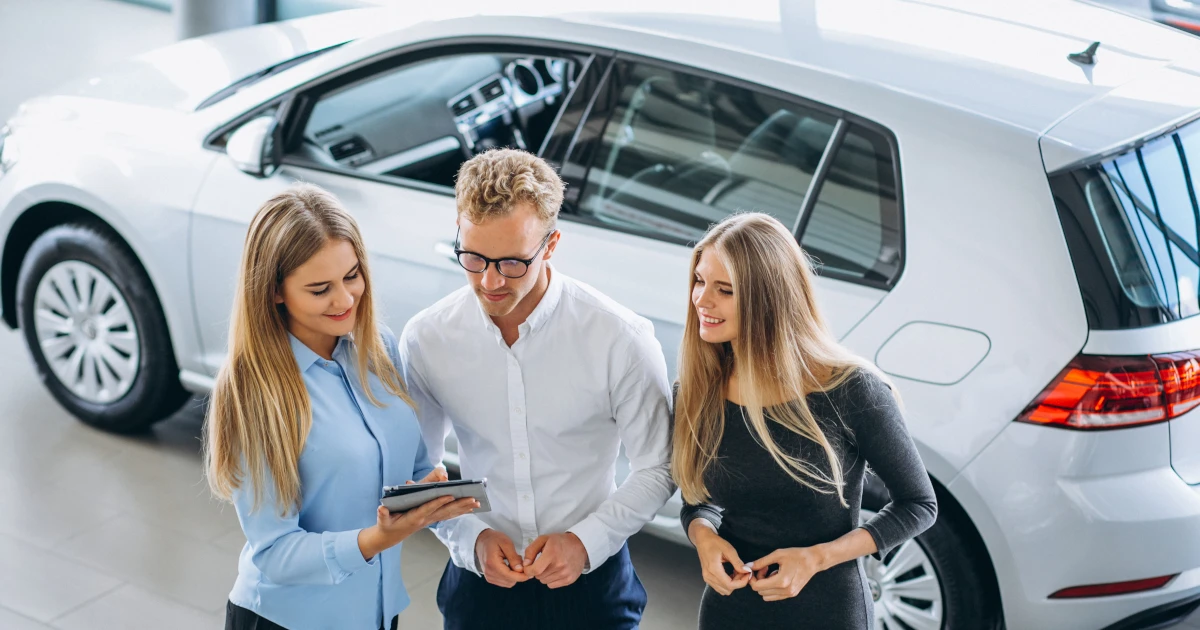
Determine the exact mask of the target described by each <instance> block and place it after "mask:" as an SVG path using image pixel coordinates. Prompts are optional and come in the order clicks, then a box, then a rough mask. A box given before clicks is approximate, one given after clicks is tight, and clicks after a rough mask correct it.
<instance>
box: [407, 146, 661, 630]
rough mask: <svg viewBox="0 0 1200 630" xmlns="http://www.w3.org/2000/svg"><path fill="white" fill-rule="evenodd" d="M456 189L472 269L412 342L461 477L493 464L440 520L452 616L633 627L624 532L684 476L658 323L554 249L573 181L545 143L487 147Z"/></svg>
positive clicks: (495, 623) (511, 624)
mask: <svg viewBox="0 0 1200 630" xmlns="http://www.w3.org/2000/svg"><path fill="white" fill-rule="evenodd" d="M455 193H456V197H457V202H458V227H459V238H458V244H457V246H456V249H457V253H458V260H459V264H461V265H462V267H463V269H465V270H466V275H467V279H468V280H469V285H468V286H466V287H463V288H462V289H460V290H458V291H455V292H454V293H452V294H450V295H449V296H447V297H446V298H444V299H443V300H441V301H440V302H438V303H437V304H435V305H434V306H432V307H430V308H428V309H426V310H425V311H422V312H421V313H419V314H418V315H416V316H415V317H413V318H412V320H411V321H409V323H408V325H407V326H406V327H405V329H404V333H403V335H402V338H401V342H400V347H401V352H402V353H403V355H404V361H403V363H404V365H405V372H406V374H405V376H406V379H405V381H406V383H407V384H408V387H409V389H410V392H411V394H412V396H413V398H414V400H415V401H416V403H417V409H418V418H419V419H420V421H421V426H422V431H423V433H424V436H425V441H426V444H427V445H428V447H429V449H430V457H431V459H433V461H439V460H440V459H441V457H442V455H443V452H444V448H443V443H444V442H445V438H446V435H447V433H448V430H449V428H450V427H453V428H454V431H455V433H456V434H457V436H458V454H459V465H460V467H461V470H462V475H463V478H481V477H486V478H487V480H488V497H489V499H490V502H491V505H492V511H491V512H487V513H482V514H478V515H468V516H465V517H462V518H458V519H455V520H452V521H448V522H445V523H442V524H441V525H439V526H438V527H437V528H436V530H435V531H436V533H437V536H438V538H440V539H441V540H442V542H443V543H445V544H446V546H447V547H448V548H449V550H450V562H449V563H448V564H447V565H446V571H445V573H444V574H443V575H442V581H441V584H439V586H438V596H437V601H438V608H439V609H440V610H441V611H442V615H443V616H444V617H445V627H446V628H447V629H459V628H466V629H471V630H474V629H476V628H493V627H495V628H529V629H542V628H545V629H558V628H604V629H606V630H607V629H610V628H636V627H637V626H638V623H639V622H640V620H641V615H642V610H643V609H644V608H645V605H646V592H645V590H644V589H643V588H642V585H641V582H640V581H639V580H638V578H637V575H636V573H635V572H634V570H633V566H632V565H631V564H630V561H629V550H628V548H627V547H626V544H625V541H626V539H627V538H629V536H632V535H633V534H634V533H636V532H637V531H638V530H639V529H641V528H642V526H643V525H644V524H645V523H646V522H647V521H649V520H650V519H651V518H653V516H654V514H655V512H657V511H658V509H659V508H661V507H662V506H663V504H664V503H666V501H667V499H668V498H669V497H670V496H671V493H672V492H674V485H673V484H672V482H671V478H670V470H669V465H668V456H669V452H670V446H669V427H668V424H669V413H670V412H669V402H668V401H669V397H670V386H669V384H668V382H667V370H666V363H665V361H664V360H663V355H662V348H661V347H660V346H659V343H658V341H657V340H656V339H655V338H654V331H653V326H652V325H651V324H650V322H649V321H648V320H646V319H645V318H643V317H640V316H638V315H637V314H635V313H633V312H632V311H630V310H629V309H626V308H624V307H622V306H620V305H618V304H616V303H615V302H613V301H612V300H610V299H608V298H607V297H605V296H604V295H601V294H600V293H599V292H597V291H596V290H595V289H593V288H591V287H589V286H587V285H584V284H582V283H580V282H576V281H575V280H572V279H571V278H569V277H567V276H565V275H564V274H563V273H562V272H560V271H557V270H555V269H554V268H553V267H551V266H550V259H551V257H552V256H553V255H554V251H555V249H556V248H557V247H558V243H559V238H560V233H559V232H558V231H557V230H556V229H555V226H556V223H557V219H558V211H559V206H560V205H561V204H562V199H563V183H562V180H561V179H559V177H558V175H557V174H556V173H555V172H554V170H553V169H552V168H550V166H549V165H548V164H546V163H545V162H544V161H542V160H541V159H539V158H537V157H536V156H533V155H531V154H529V153H525V152H522V151H516V150H511V149H497V150H492V151H488V152H487V153H483V154H481V155H478V156H476V157H475V158H473V159H471V160H470V161H468V162H467V163H466V164H464V165H463V166H462V169H461V170H460V171H459V174H458V183H457V186H456V188H455ZM621 444H623V445H624V447H625V453H626V456H627V457H628V458H629V461H630V463H631V471H630V473H629V476H628V477H627V478H626V479H625V482H624V483H622V484H621V487H620V488H615V487H614V483H613V477H614V472H615V463H616V459H617V453H618V446H619V445H621Z"/></svg>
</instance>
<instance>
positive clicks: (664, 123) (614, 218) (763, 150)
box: [564, 62, 902, 285]
mask: <svg viewBox="0 0 1200 630" xmlns="http://www.w3.org/2000/svg"><path fill="white" fill-rule="evenodd" d="M613 75H614V78H613V79H612V80H610V82H609V84H608V85H606V86H604V87H603V88H602V89H601V90H600V92H599V93H598V96H597V104H596V106H595V108H594V109H595V110H597V111H599V112H601V116H607V118H603V120H604V121H605V122H604V124H603V127H602V128H601V127H599V126H597V124H596V122H595V121H596V119H597V116H596V114H595V112H593V115H592V116H591V117H590V118H589V120H588V121H587V122H586V123H585V126H584V128H583V130H582V131H581V134H580V137H581V141H580V142H581V144H582V145H583V146H582V147H581V148H580V149H579V150H578V151H576V152H575V154H573V155H572V157H571V159H570V160H569V164H568V165H567V167H564V174H567V175H568V176H569V177H570V176H573V175H574V173H573V168H572V167H574V166H575V165H576V164H587V165H588V166H587V168H586V171H585V173H586V174H585V175H584V177H583V182H584V184H583V187H582V188H583V193H582V194H581V195H579V196H578V197H577V203H576V204H575V206H574V208H573V209H574V211H575V212H576V213H577V214H578V215H579V216H581V217H582V218H585V219H587V220H590V221H595V222H598V223H601V224H604V225H609V226H613V227H617V228H619V229H623V230H627V231H631V232H634V233H638V234H643V235H646V236H651V237H654V238H659V239H664V240H668V241H674V242H679V243H693V242H695V241H697V240H699V239H700V238H701V237H702V236H703V235H704V232H705V231H706V230H707V229H708V228H709V226H711V225H712V224H714V223H716V222H718V221H720V220H722V219H724V218H725V217H727V216H729V215H730V214H732V213H734V212H738V211H756V212H765V213H767V214H770V215H772V216H774V217H776V218H778V219H779V220H780V221H782V222H783V224H784V225H787V226H789V227H795V228H797V229H803V230H804V232H803V236H802V238H801V244H802V245H803V246H804V248H805V249H806V250H807V251H808V252H809V253H810V254H811V255H813V256H814V257H815V258H817V259H818V261H819V263H820V264H819V267H818V269H819V271H821V272H822V273H826V274H829V275H836V276H838V277H841V278H847V279H852V280H856V281H861V282H866V283H869V284H876V285H878V284H887V283H890V282H891V281H894V280H895V279H896V277H897V276H898V274H899V272H900V265H901V238H902V235H901V221H900V203H899V198H898V189H897V182H896V165H895V161H894V158H893V154H894V152H893V148H892V143H891V142H890V141H889V140H888V139H887V138H886V137H885V136H884V135H883V134H882V133H880V132H878V131H875V130H873V129H869V128H867V127H865V126H863V125H860V124H853V123H847V124H846V125H845V130H846V131H845V133H844V134H843V135H842V136H841V139H840V142H839V143H835V146H836V147H837V148H836V153H834V154H833V155H832V158H831V160H830V164H829V166H828V169H827V171H826V173H825V176H824V177H823V178H822V179H821V181H820V182H818V184H817V186H818V188H816V189H814V191H813V192H812V193H811V195H812V196H813V198H812V199H810V198H809V196H810V193H809V187H810V186H811V185H812V183H813V178H814V174H815V173H816V172H817V169H818V166H819V165H820V163H821V159H822V156H823V155H824V154H825V151H826V149H827V148H828V147H829V146H830V144H831V143H830V139H831V137H832V136H833V134H834V129H835V127H836V125H837V122H838V119H837V117H836V116H834V115H832V114H829V113H826V112H824V111H818V110H816V109H814V108H810V107H805V106H804V105H801V104H798V103H796V102H794V101H792V100H787V99H784V98H781V97H779V96H775V95H773V94H770V93H768V92H767V91H766V90H756V89H752V88H747V87H742V86H739V85H733V84H732V83H726V82H723V81H721V80H717V79H711V78H707V77H702V76H699V75H697V74H689V73H686V72H680V71H676V70H670V69H665V68H659V67H656V66H653V65H650V64H639V63H630V62H618V63H617V64H615V65H614V70H613ZM571 193H572V191H568V199H571V200H572V201H576V199H572V194H571ZM806 202H807V203H809V204H810V205H811V206H812V209H811V211H810V212H809V213H808V215H807V216H805V217H801V216H800V214H801V210H802V209H803V208H804V205H805V203H806Z"/></svg>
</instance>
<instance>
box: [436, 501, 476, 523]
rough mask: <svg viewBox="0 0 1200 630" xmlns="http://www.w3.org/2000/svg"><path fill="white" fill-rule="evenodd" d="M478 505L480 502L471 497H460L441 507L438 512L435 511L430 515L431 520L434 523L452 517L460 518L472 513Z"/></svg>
mask: <svg viewBox="0 0 1200 630" xmlns="http://www.w3.org/2000/svg"><path fill="white" fill-rule="evenodd" d="M478 507H479V502H478V501H476V500H475V499H473V498H471V497H467V498H465V499H458V500H457V501H454V502H453V503H450V504H448V505H446V506H444V507H442V508H440V509H439V510H438V511H437V512H434V513H433V514H432V515H431V516H430V517H429V520H430V522H433V523H437V522H440V521H448V520H450V519H452V518H458V517H460V516H462V515H464V514H470V513H471V512H474V511H475V510H476V508H478Z"/></svg>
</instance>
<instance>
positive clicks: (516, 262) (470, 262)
mask: <svg viewBox="0 0 1200 630" xmlns="http://www.w3.org/2000/svg"><path fill="white" fill-rule="evenodd" d="M556 231H557V230H550V231H549V232H548V233H547V234H546V236H545V237H543V238H542V243H541V244H540V245H538V248H537V251H535V252H533V255H532V256H530V257H529V258H488V257H487V256H481V255H479V254H476V253H475V252H469V251H467V250H465V249H459V248H458V236H459V234H458V233H456V234H455V235H454V255H455V256H457V257H458V264H459V265H461V266H462V268H463V269H466V270H467V271H469V272H471V273H483V272H485V271H487V268H488V265H491V264H493V263H495V265H496V271H499V272H500V275H502V276H504V277H505V278H511V279H514V280H515V279H517V278H522V277H524V276H525V274H527V273H529V265H530V264H532V263H533V261H534V259H536V258H537V257H538V254H540V253H542V248H543V247H545V246H546V243H548V242H549V241H550V237H551V236H552V235H553V234H554V233H555V232H556ZM460 232H461V230H460Z"/></svg>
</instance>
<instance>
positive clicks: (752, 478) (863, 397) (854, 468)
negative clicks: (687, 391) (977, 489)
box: [681, 370, 937, 630]
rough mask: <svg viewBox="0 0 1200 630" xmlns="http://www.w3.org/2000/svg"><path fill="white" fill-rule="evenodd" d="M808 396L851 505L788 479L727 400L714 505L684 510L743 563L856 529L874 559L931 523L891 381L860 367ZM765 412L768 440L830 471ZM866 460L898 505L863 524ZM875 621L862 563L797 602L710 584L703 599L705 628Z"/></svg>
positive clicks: (820, 454)
mask: <svg viewBox="0 0 1200 630" xmlns="http://www.w3.org/2000/svg"><path fill="white" fill-rule="evenodd" d="M807 401H808V404H809V405H810V408H811V410H812V412H813V414H814V416H815V417H816V418H817V421H818V423H819V424H820V425H821V427H822V430H823V431H824V432H825V435H826V436H827V438H828V439H829V440H830V443H831V444H832V446H833V449H834V451H835V452H836V453H838V454H839V456H840V459H841V463H842V470H843V472H844V475H845V481H846V485H845V497H846V502H847V503H849V507H843V506H842V505H841V503H840V502H839V499H838V497H837V495H836V494H821V493H819V492H816V491H814V490H811V489H809V488H806V487H804V486H803V485H800V484H799V483H797V482H796V481H795V480H794V479H792V478H791V477H790V476H789V475H788V474H787V472H786V471H785V470H783V469H782V468H781V467H780V466H779V465H778V464H776V463H775V461H774V460H773V459H772V458H771V455H770V453H768V452H767V450H766V449H765V448H764V447H763V446H762V445H761V444H759V442H758V441H757V440H756V439H755V436H754V434H753V433H752V432H751V430H750V428H749V424H748V420H747V418H748V416H746V415H745V414H744V409H743V408H742V407H741V406H739V405H736V404H734V403H732V402H729V401H726V405H725V426H724V430H723V435H722V438H721V442H720V445H719V447H718V454H717V460H716V461H715V462H714V463H713V464H712V465H711V466H709V468H708V470H707V471H706V472H705V475H704V481H705V484H706V485H707V487H708V490H709V494H710V496H711V499H710V501H711V502H710V503H706V504H703V505H685V506H684V508H683V512H682V514H681V517H682V521H683V527H684V530H685V531H686V530H687V528H688V525H689V524H690V523H691V522H692V520H694V519H696V518H703V519H705V520H708V521H709V522H711V523H712V524H713V525H714V526H716V527H717V532H718V534H720V536H721V537H722V538H724V539H725V540H727V541H729V543H730V544H732V545H733V547H734V548H735V549H736V550H737V552H738V556H739V557H740V558H741V559H742V561H744V562H751V561H754V560H757V559H758V558H761V557H763V556H765V555H767V554H768V553H770V552H772V551H775V550H776V549H785V548H793V547H811V546H814V545H817V544H820V543H826V542H831V541H833V540H836V539H837V538H839V537H841V536H843V535H845V534H847V533H849V532H850V531H852V530H854V529H855V528H857V527H860V526H861V527H862V528H863V529H865V530H866V531H867V532H868V533H870V535H871V537H872V538H873V539H874V540H875V544H876V546H877V547H878V548H879V552H878V553H877V554H875V555H876V557H877V558H881V557H882V556H883V555H885V554H886V553H887V552H888V551H889V550H891V549H893V548H894V547H896V546H897V545H899V544H901V543H903V542H904V541H906V540H909V539H911V538H913V537H914V536H917V535H918V534H920V533H921V532H923V531H925V530H926V529H928V528H929V527H930V526H931V525H932V524H933V522H934V519H935V518H936V516H937V499H936V498H935V496H934V492H933V485H932V484H931V483H930V480H929V476H928V473H926V471H925V466H924V464H923V463H922V462H921V458H920V455H918V453H917V449H916V446H915V445H914V444H913V441H912V438H911V437H910V436H909V434H908V430H907V428H906V427H905V424H904V418H903V415H902V414H901V411H900V408H899V405H898V404H897V402H896V400H895V398H894V397H893V396H892V393H891V390H890V389H889V387H888V386H887V384H886V383H884V382H883V381H882V380H881V379H880V378H879V377H877V376H876V375H874V374H872V373H871V372H869V371H866V370H858V371H857V372H855V373H854V374H853V375H852V376H851V377H850V378H849V379H847V380H846V381H845V382H844V383H842V384H841V385H840V386H838V387H837V388H835V389H833V390H831V391H829V392H827V393H814V394H810V395H809V396H808V399H807ZM767 415H768V422H767V424H768V427H769V430H770V432H771V436H772V437H773V438H774V440H775V441H776V443H777V444H778V445H779V446H780V447H781V448H782V449H783V450H784V452H787V453H789V454H792V455H794V456H797V457H799V458H800V459H801V460H802V461H806V462H810V463H814V464H816V465H818V466H819V467H820V469H822V470H825V471H828V470H829V464H828V459H827V458H826V456H825V454H824V451H823V450H822V449H821V448H820V446H818V445H817V444H816V443H814V442H811V441H808V440H806V439H804V438H802V437H800V436H799V435H796V434H794V433H792V432H791V431H788V430H787V429H785V428H784V427H783V426H782V425H779V424H778V423H775V422H773V421H771V420H770V417H769V416H770V413H769V411H768V412H767ZM868 465H870V467H871V470H873V471H874V472H875V474H876V475H878V476H879V478H880V479H881V480H882V481H883V483H884V484H885V485H886V486H887V488H888V491H889V492H890V493H891V496H892V502H891V503H890V504H888V505H887V506H886V507H885V508H883V509H882V510H881V511H880V512H879V513H878V514H876V515H875V516H874V517H873V518H871V519H870V520H869V521H867V522H866V523H861V524H860V522H859V520H860V519H859V508H860V506H861V505H862V491H863V478H864V475H865V473H866V469H867V466H868ZM873 623H874V612H873V602H872V599H871V594H870V590H869V589H868V586H867V579H866V575H865V574H864V572H863V568H862V563H861V562H860V561H858V560H855V561H851V562H846V563H843V564H841V565H838V566H835V567H832V568H830V569H828V570H826V571H823V572H821V573H818V574H817V575H815V576H814V577H813V578H812V581H810V582H809V583H808V585H807V586H805V587H804V589H803V590H802V591H801V592H800V594H799V595H797V596H796V597H794V598H791V599H786V600H782V601H777V602H765V601H763V599H762V596H760V595H759V594H758V593H756V592H755V591H754V590H752V589H751V588H749V587H745V588H741V589H738V590H735V591H734V592H733V594H732V595H729V596H722V595H720V594H718V593H717V592H715V591H713V590H712V589H711V588H706V589H705V591H704V596H703V598H702V600H701V604H700V628H701V629H702V630H704V629H710V628H711V629H716V628H735V627H736V628H741V627H759V628H804V629H805V630H815V629H819V628H829V629H831V630H833V629H836V630H851V629H863V630H866V629H869V628H871V627H872V625H873Z"/></svg>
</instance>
